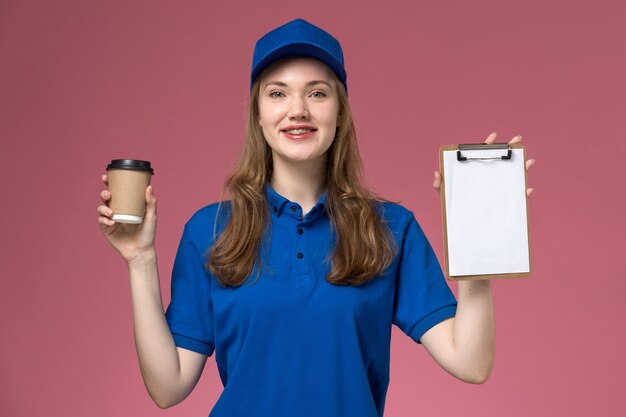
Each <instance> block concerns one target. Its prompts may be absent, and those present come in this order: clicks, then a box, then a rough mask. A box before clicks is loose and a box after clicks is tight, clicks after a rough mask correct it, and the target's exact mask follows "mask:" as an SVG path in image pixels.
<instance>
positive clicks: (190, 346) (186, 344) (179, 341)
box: [172, 333, 215, 356]
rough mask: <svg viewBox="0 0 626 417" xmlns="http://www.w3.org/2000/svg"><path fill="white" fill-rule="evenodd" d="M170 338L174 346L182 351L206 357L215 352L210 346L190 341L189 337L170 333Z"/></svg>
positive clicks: (194, 340) (193, 340) (198, 341)
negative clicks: (172, 339) (190, 351)
mask: <svg viewBox="0 0 626 417" xmlns="http://www.w3.org/2000/svg"><path fill="white" fill-rule="evenodd" d="M172 337H173V338H174V344H175V345H176V346H178V347H181V348H183V349H187V350H192V351H194V352H198V353H202V354H203V355H207V356H211V355H212V354H213V351H214V350H215V348H214V347H213V346H211V345H210V344H208V343H205V342H202V341H200V340H196V339H192V338H191V337H187V336H183V335H180V334H175V333H172Z"/></svg>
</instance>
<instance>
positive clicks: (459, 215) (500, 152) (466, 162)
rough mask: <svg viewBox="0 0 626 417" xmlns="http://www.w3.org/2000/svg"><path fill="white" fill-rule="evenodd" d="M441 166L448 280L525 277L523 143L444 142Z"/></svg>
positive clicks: (527, 260)
mask: <svg viewBox="0 0 626 417" xmlns="http://www.w3.org/2000/svg"><path fill="white" fill-rule="evenodd" d="M503 157H504V158H503ZM440 164H441V167H440V168H441V172H442V178H443V184H442V189H441V197H442V211H443V226H444V245H445V248H444V249H445V270H446V271H445V272H446V276H447V277H448V279H493V278H507V277H508V278H513V277H523V276H527V275H528V274H529V273H530V247H529V233H528V212H527V204H526V201H527V197H526V169H525V156H524V147H523V146H522V145H521V144H518V143H516V144H512V145H508V144H497V145H486V144H473V145H449V146H444V147H442V148H441V149H440Z"/></svg>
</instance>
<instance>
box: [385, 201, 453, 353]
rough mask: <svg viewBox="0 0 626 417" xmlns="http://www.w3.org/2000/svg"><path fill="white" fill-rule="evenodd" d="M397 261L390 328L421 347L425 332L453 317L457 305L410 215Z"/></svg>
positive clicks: (422, 233) (428, 244) (428, 245)
mask: <svg viewBox="0 0 626 417" xmlns="http://www.w3.org/2000/svg"><path fill="white" fill-rule="evenodd" d="M398 257H399V259H398V267H397V269H396V271H397V272H396V291H395V294H394V306H393V324H395V325H396V326H397V327H399V328H400V329H401V330H402V331H403V332H404V333H405V334H406V335H407V336H409V337H410V338H411V339H413V340H414V341H415V342H417V343H421V342H420V338H421V337H422V335H423V334H424V333H426V331H427V330H429V329H430V328H431V327H433V326H435V325H436V324H438V323H440V322H442V321H443V320H445V319H448V318H450V317H454V316H455V314H456V307H457V301H456V298H455V297H454V294H452V291H451V290H450V288H449V287H448V284H447V282H446V279H445V277H444V275H443V272H442V271H441V266H440V265H439V262H438V260H437V257H436V255H435V252H434V251H433V248H432V246H431V245H430V243H429V242H428V239H427V238H426V236H425V235H424V232H423V231H422V228H421V227H420V226H419V224H418V223H417V220H416V219H415V216H414V214H413V213H410V215H409V218H408V221H407V222H406V225H405V227H404V233H403V239H402V244H401V246H400V253H399V254H398Z"/></svg>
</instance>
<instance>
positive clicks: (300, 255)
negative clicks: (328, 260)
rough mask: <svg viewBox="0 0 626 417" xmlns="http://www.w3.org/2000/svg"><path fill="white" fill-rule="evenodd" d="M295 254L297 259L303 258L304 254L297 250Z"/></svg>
mask: <svg viewBox="0 0 626 417" xmlns="http://www.w3.org/2000/svg"><path fill="white" fill-rule="evenodd" d="M296 256H297V257H298V259H302V258H304V255H303V254H302V252H298V254H297V255H296Z"/></svg>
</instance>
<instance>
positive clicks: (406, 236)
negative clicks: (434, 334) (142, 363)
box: [166, 185, 456, 417]
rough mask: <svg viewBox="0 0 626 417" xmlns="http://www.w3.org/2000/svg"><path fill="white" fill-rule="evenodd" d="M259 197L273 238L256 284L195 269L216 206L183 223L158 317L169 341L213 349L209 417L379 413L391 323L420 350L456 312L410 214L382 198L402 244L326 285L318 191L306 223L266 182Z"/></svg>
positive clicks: (328, 238)
mask: <svg viewBox="0 0 626 417" xmlns="http://www.w3.org/2000/svg"><path fill="white" fill-rule="evenodd" d="M265 194H266V197H267V201H268V204H269V208H270V216H271V239H269V246H268V248H267V249H268V253H267V256H266V258H265V261H264V267H263V268H262V272H261V275H260V277H259V278H258V279H257V280H256V282H254V284H251V283H252V282H253V281H254V280H255V279H256V268H255V271H254V272H253V274H252V275H251V276H250V278H249V279H248V281H246V282H245V283H244V284H243V285H241V286H240V287H238V288H222V287H220V285H219V284H218V283H217V281H216V280H215V278H214V277H213V276H212V275H211V274H210V273H209V272H207V271H205V269H204V264H205V261H206V258H205V256H204V255H205V252H206V251H207V249H208V248H209V247H210V246H211V245H212V243H213V242H214V241H215V237H214V231H215V232H217V233H216V234H217V235H219V233H220V232H221V231H222V230H223V229H224V227H225V226H226V218H227V216H224V217H223V218H222V216H218V217H217V219H218V222H217V223H216V215H217V212H218V203H215V204H212V205H209V206H206V207H204V208H202V209H200V210H199V211H198V212H196V213H195V214H194V215H193V216H192V218H191V219H190V220H189V221H188V222H187V224H186V225H185V228H184V232H183V235H182V239H181V242H180V246H179V248H178V252H177V255H176V260H175V262H174V268H173V274H172V299H171V303H170V305H169V306H168V308H167V311H166V318H167V322H168V324H169V327H170V330H171V332H172V334H173V337H174V341H175V343H176V346H179V347H182V348H185V349H189V350H192V351H195V352H199V353H202V354H205V355H208V356H211V355H212V354H213V352H214V351H215V359H216V362H217V368H218V371H219V374H220V377H221V380H222V383H223V384H224V391H223V392H222V394H221V396H220V397H219V399H218V401H217V403H216V404H215V406H214V408H213V410H212V411H211V414H210V416H211V417H250V416H255V417H293V416H298V417H321V416H324V417H346V416H359V417H381V416H382V415H383V409H384V406H385V397H386V394H387V388H388V385H389V352H390V341H391V325H392V324H395V325H396V326H398V327H399V328H400V329H401V330H402V331H403V332H404V333H405V334H407V335H408V336H409V337H411V338H412V339H413V340H415V341H416V342H418V343H419V339H420V337H421V336H422V335H423V334H424V332H426V331H427V330H428V329H430V328H431V327H432V326H434V325H435V324H437V323H439V322H440V321H442V320H444V319H447V318H449V317H453V316H454V315H455V312H456V299H455V298H454V295H453V294H452V292H451V291H450V289H449V288H448V285H447V283H446V282H445V278H444V277H443V274H442V272H441V267H440V266H439V263H438V261H437V258H436V257H435V254H434V252H433V250H432V247H431V246H430V244H429V242H428V240H427V239H426V237H425V236H424V233H423V232H422V230H421V228H420V226H419V225H418V223H417V221H416V219H415V217H414V215H413V213H412V212H411V211H409V210H407V209H406V208H404V207H402V206H401V205H399V204H394V203H387V202H385V203H383V204H382V205H381V207H382V214H383V218H384V219H385V220H386V221H387V223H388V225H389V227H390V229H391V230H392V232H393V235H394V237H395V239H396V241H397V243H398V249H399V251H398V255H397V256H396V257H395V259H394V261H393V263H392V265H391V266H390V267H389V268H388V269H387V271H386V273H385V274H384V275H383V276H380V277H377V278H375V279H374V280H372V281H370V282H367V283H365V284H362V285H360V286H356V287H355V286H349V285H348V286H344V285H333V284H329V283H328V282H327V281H326V280H325V279H324V277H325V276H326V274H327V273H328V272H329V270H330V263H329V261H328V259H329V258H328V253H329V251H330V249H331V247H334V242H335V240H334V239H335V236H334V232H333V231H331V229H330V219H329V217H328V213H327V212H326V209H325V204H324V203H325V201H326V194H324V195H323V196H322V197H321V198H320V199H319V201H318V202H317V204H316V205H315V206H314V207H313V208H312V209H311V210H310V211H309V213H307V214H306V216H304V217H303V213H302V208H301V207H300V206H299V205H298V204H297V203H294V202H291V201H289V200H287V199H286V198H284V197H282V196H281V195H279V194H278V193H277V192H276V191H275V190H274V189H273V188H272V187H271V186H269V185H267V186H266V188H265ZM228 208H229V205H228V204H227V203H222V204H221V207H220V212H221V211H222V210H225V213H226V214H227V213H228ZM221 214H224V213H221ZM216 224H217V226H216V228H215V229H214V226H215V225H216ZM267 236H268V234H266V237H265V240H264V241H265V242H268V239H267ZM250 284H251V285H250Z"/></svg>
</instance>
